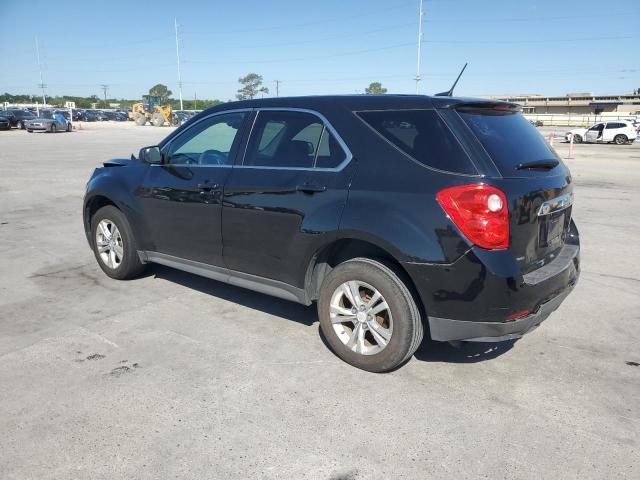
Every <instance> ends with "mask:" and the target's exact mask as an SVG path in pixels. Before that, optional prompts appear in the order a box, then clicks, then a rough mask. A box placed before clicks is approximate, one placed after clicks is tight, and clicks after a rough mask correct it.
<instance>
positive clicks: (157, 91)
mask: <svg viewBox="0 0 640 480" xmlns="http://www.w3.org/2000/svg"><path fill="white" fill-rule="evenodd" d="M171 93H173V92H171V90H169V88H167V86H166V85H163V84H161V83H159V84H157V85H154V86H153V87H151V88H150V89H149V95H152V96H154V97H160V102H161V103H165V102H166V101H167V100H168V99H169V97H170V96H171Z"/></svg>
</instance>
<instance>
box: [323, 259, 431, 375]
mask: <svg viewBox="0 0 640 480" xmlns="http://www.w3.org/2000/svg"><path fill="white" fill-rule="evenodd" d="M318 315H319V318H320V327H321V329H322V333H323V334H324V336H325V338H326V339H327V342H328V343H329V345H330V346H331V348H332V349H333V351H334V352H335V353H336V355H338V356H339V357H340V358H341V359H343V360H344V361H346V362H347V363H350V364H351V365H353V366H355V367H358V368H361V369H363V370H368V371H370V372H386V371H389V370H392V369H394V368H396V367H397V366H399V365H402V364H403V363H404V362H406V361H407V360H408V359H409V358H410V357H411V355H413V353H414V352H415V351H416V349H417V348H418V346H419V345H420V342H421V341H422V336H423V328H422V320H421V318H420V311H419V310H418V307H417V305H416V302H415V300H414V298H413V296H412V295H411V292H410V291H409V289H408V288H407V286H406V285H405V284H404V282H403V281H402V280H401V279H400V277H399V276H398V275H397V274H396V272H394V271H393V270H392V269H391V268H389V267H387V266H386V265H384V264H383V263H381V262H378V261H376V260H371V259H368V258H355V259H352V260H348V261H346V262H344V263H342V264H340V265H338V266H337V267H335V268H334V269H333V270H332V271H331V272H330V273H329V274H328V275H327V277H326V278H325V280H324V282H323V284H322V288H321V291H320V298H319V299H318Z"/></svg>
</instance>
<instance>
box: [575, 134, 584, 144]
mask: <svg viewBox="0 0 640 480" xmlns="http://www.w3.org/2000/svg"><path fill="white" fill-rule="evenodd" d="M573 143H582V137H581V136H580V135H577V134H576V135H574V136H573Z"/></svg>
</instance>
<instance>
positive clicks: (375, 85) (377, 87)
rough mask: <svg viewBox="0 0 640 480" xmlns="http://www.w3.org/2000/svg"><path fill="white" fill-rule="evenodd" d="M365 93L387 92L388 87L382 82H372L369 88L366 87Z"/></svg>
mask: <svg viewBox="0 0 640 480" xmlns="http://www.w3.org/2000/svg"><path fill="white" fill-rule="evenodd" d="M364 91H365V93H367V94H370V93H387V89H386V88H384V87H383V86H382V84H381V83H380V82H371V83H370V84H369V86H368V87H367V88H365V89H364Z"/></svg>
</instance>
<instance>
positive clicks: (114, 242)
mask: <svg viewBox="0 0 640 480" xmlns="http://www.w3.org/2000/svg"><path fill="white" fill-rule="evenodd" d="M91 234H92V236H91V238H92V242H93V252H94V254H95V257H96V260H97V261H98V265H100V268H101V269H102V271H103V272H104V273H106V274H107V275H108V276H110V277H111V278H115V279H118V280H128V279H131V278H135V277H137V276H138V275H140V273H142V271H143V270H144V264H143V263H142V262H141V261H140V258H139V257H138V251H137V244H136V241H135V238H134V236H133V231H132V230H131V226H130V225H129V222H128V221H127V218H126V217H125V216H124V214H123V213H122V212H121V211H120V210H118V209H117V208H116V207H114V206H111V205H108V206H106V207H102V208H101V209H100V210H98V211H97V212H96V213H95V215H94V216H93V217H92V218H91Z"/></svg>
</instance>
